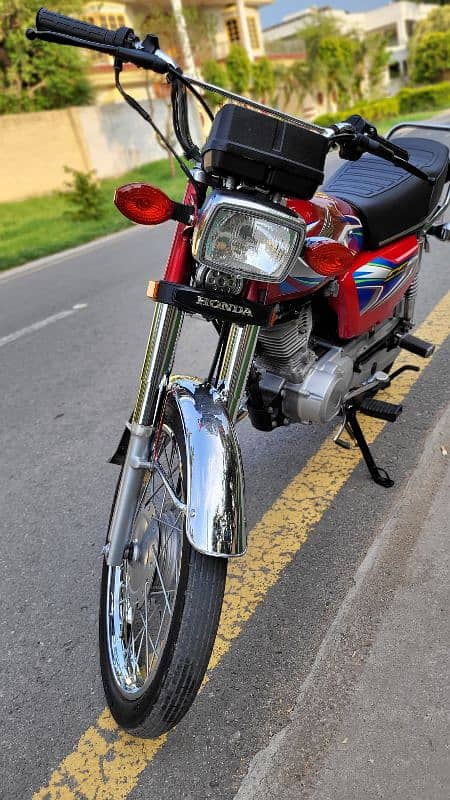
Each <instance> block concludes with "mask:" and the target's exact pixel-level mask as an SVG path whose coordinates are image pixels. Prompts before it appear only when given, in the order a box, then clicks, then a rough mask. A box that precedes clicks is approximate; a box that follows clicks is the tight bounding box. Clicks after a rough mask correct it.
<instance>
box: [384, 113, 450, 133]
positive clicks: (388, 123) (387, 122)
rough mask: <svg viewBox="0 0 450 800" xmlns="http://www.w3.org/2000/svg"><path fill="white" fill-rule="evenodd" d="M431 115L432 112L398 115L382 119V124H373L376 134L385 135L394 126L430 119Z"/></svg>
mask: <svg viewBox="0 0 450 800" xmlns="http://www.w3.org/2000/svg"><path fill="white" fill-rule="evenodd" d="M444 110H445V109H444ZM433 114H434V112H433V111H415V112H414V113H411V114H399V115H398V116H397V117H388V118H387V119H384V120H383V122H377V123H375V124H376V128H377V131H378V133H381V134H384V133H387V131H388V130H389V129H390V128H393V127H394V125H398V124H399V122H420V120H422V119H430V117H431V116H433Z"/></svg>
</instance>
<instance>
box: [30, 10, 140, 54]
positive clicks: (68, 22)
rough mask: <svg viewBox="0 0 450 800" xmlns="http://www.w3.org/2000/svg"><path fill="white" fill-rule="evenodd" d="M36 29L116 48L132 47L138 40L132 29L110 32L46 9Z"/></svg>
mask: <svg viewBox="0 0 450 800" xmlns="http://www.w3.org/2000/svg"><path fill="white" fill-rule="evenodd" d="M36 28H37V29H38V31H52V32H54V33H62V34H64V35H65V36H76V37H77V38H78V39H84V40H85V41H87V42H93V43H97V44H109V45H113V46H115V47H126V46H128V47H130V46H132V45H133V42H134V41H135V39H136V37H135V35H134V31H133V29H132V28H126V27H123V28H119V29H118V30H117V31H110V30H108V29H107V28H100V27H98V26H97V25H90V24H89V22H82V21H81V20H78V19H72V17H65V16H64V15H63V14H56V13H55V12H54V11H48V10H47V9H46V8H40V9H39V11H38V12H37V14H36Z"/></svg>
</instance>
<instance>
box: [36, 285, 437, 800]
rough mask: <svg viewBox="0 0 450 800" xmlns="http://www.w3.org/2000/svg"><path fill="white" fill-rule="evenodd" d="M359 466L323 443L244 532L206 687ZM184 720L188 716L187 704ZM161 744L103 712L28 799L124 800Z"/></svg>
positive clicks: (431, 326)
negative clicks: (244, 545) (245, 541)
mask: <svg viewBox="0 0 450 800" xmlns="http://www.w3.org/2000/svg"><path fill="white" fill-rule="evenodd" d="M449 319H450V292H448V293H447V294H446V295H445V297H444V298H443V299H442V300H441V301H440V302H439V303H438V305H437V306H436V307H435V308H434V309H433V311H432V312H431V314H430V315H429V317H427V319H426V320H425V322H424V323H423V324H422V325H421V326H420V327H419V328H418V329H417V331H416V333H417V335H418V336H421V337H422V338H424V339H427V340H430V341H432V342H434V343H435V344H436V347H437V348H438V347H439V346H440V345H441V344H442V343H443V342H444V341H445V339H446V338H447V335H448V331H449ZM402 363H403V364H404V363H416V364H417V365H418V366H419V367H422V368H423V366H424V362H423V361H422V360H421V359H419V358H415V357H413V356H411V355H410V354H406V353H405V354H402V355H401V356H400V357H399V358H398V359H397V361H396V366H397V365H399V366H400V365H401V364H402ZM425 364H426V362H425ZM419 376H420V373H417V372H405V373H404V374H403V375H401V376H400V377H399V378H398V379H397V380H396V381H395V382H394V383H393V385H392V387H391V388H390V389H389V390H388V391H387V392H386V393H385V395H384V397H385V398H386V399H387V400H389V401H391V402H393V403H400V402H401V401H402V400H403V399H404V398H405V396H406V395H407V394H408V392H409V391H410V389H411V387H412V386H413V385H414V384H415V383H416V381H417V380H418V378H419ZM386 424H387V423H384V422H379V421H377V420H374V419H369V418H367V420H364V432H365V434H366V436H367V439H368V441H369V442H373V441H374V439H376V437H377V436H378V434H379V433H380V432H381V431H382V430H383V428H384V427H385V425H386ZM359 461H360V454H359V450H356V449H355V450H349V451H346V450H340V449H339V450H338V448H337V447H336V446H335V445H334V444H333V443H332V442H330V441H326V442H325V443H324V444H323V445H322V446H321V447H320V449H319V450H318V451H317V453H315V455H314V456H312V458H310V459H309V461H308V462H307V464H306V466H305V467H304V468H303V469H302V470H301V472H299V473H298V475H296V476H295V478H294V479H293V480H292V481H291V482H290V483H289V485H288V486H287V487H286V488H285V489H284V491H283V492H282V494H281V495H280V496H279V497H278V498H277V500H276V501H275V502H274V503H273V505H272V506H271V508H269V510H268V511H267V512H266V513H265V514H264V516H263V517H262V518H261V520H260V521H259V522H258V523H257V524H256V525H255V527H254V528H253V530H252V531H251V532H250V534H249V540H250V544H249V550H248V554H247V556H246V557H245V558H244V559H243V560H237V561H232V562H231V563H230V566H229V570H228V578H227V587H226V593H225V599H224V604H223V610H222V617H221V622H220V627H219V632H218V636H217V640H216V644H215V647H214V651H213V653H212V656H211V660H210V664H209V668H208V674H207V677H206V680H208V679H209V676H210V674H211V672H212V670H214V669H215V667H216V666H217V665H218V663H219V662H220V660H221V659H222V657H223V656H224V655H225V654H226V653H227V652H228V650H229V649H230V647H231V646H232V643H233V641H234V640H235V639H236V638H237V637H238V636H239V634H240V632H241V630H242V627H243V625H244V623H245V622H246V621H247V620H248V619H249V618H250V617H251V616H252V615H253V614H254V613H255V611H256V609H257V607H258V605H259V604H260V603H261V602H262V600H263V599H264V597H265V595H266V594H267V592H268V590H269V589H270V588H271V587H272V586H273V585H274V584H275V583H276V582H277V580H278V578H279V576H280V573H281V572H282V570H283V569H284V568H285V567H286V566H287V565H288V564H289V563H290V562H291V561H292V559H293V558H294V556H295V554H296V553H297V552H298V551H299V549H300V548H301V546H302V545H303V543H304V542H305V541H306V540H307V538H308V536H309V534H310V533H311V531H312V529H313V527H314V525H316V523H317V522H319V520H320V519H321V517H322V516H323V514H324V513H325V512H326V511H327V510H328V508H329V507H330V505H331V503H332V502H333V500H334V499H335V497H336V495H337V494H338V492H339V490H340V489H341V488H342V487H343V486H344V484H345V483H346V481H347V480H348V478H349V477H350V475H351V474H352V472H353V470H354V468H355V467H356V465H357V464H358V463H359ZM379 491H380V492H381V491H383V490H382V489H381V488H380V490H379ZM191 713H192V714H195V705H194V708H193V710H192V711H191ZM166 739H167V735H165V736H161V737H160V738H159V739H156V740H154V741H149V740H146V739H136V738H134V737H132V736H129V735H128V734H126V733H124V732H123V731H121V730H119V729H118V728H117V726H116V725H115V723H114V722H113V720H112V718H111V716H110V714H109V712H108V711H107V710H106V709H105V710H104V711H103V712H102V713H101V714H100V716H99V718H98V719H97V721H96V722H95V724H94V725H92V726H91V727H89V728H88V729H87V730H86V731H85V733H84V734H83V735H82V737H81V739H80V740H79V742H78V744H77V746H76V748H75V749H74V750H73V752H72V753H70V754H69V755H68V756H67V757H66V758H64V759H63V761H62V762H61V764H60V765H59V766H58V767H57V769H56V770H55V771H54V772H53V773H52V775H51V777H50V780H49V782H48V784H47V785H46V786H45V787H43V788H42V789H40V790H39V791H37V792H36V793H35V794H34V795H33V800H124V798H126V797H127V796H128V795H129V794H130V792H131V791H132V790H133V788H134V787H135V786H136V784H137V782H138V780H139V776H140V775H141V773H142V772H143V770H144V769H145V767H146V766H147V765H148V764H149V762H150V761H151V760H152V758H153V757H154V755H155V754H156V753H157V752H158V750H160V749H161V748H162V747H163V746H164V743H165V741H166Z"/></svg>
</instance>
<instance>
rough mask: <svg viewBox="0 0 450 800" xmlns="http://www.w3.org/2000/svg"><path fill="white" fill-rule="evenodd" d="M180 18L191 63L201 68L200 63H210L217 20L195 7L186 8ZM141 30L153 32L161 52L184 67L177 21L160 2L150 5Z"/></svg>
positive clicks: (200, 8)
mask: <svg viewBox="0 0 450 800" xmlns="http://www.w3.org/2000/svg"><path fill="white" fill-rule="evenodd" d="M183 14H184V18H185V20H186V26H187V29H188V34H189V41H190V43H191V49H192V53H193V56H194V60H195V62H196V64H198V65H200V67H201V66H202V64H203V62H204V61H206V60H208V59H211V58H212V57H213V54H214V44H215V37H216V30H217V24H216V19H215V17H214V15H213V14H212V13H211V12H210V11H208V10H206V9H204V8H202V7H201V6H197V5H195V6H185V7H184V9H183ZM142 27H143V29H144V30H151V31H154V32H156V33H157V34H158V36H159V40H160V42H161V47H162V48H163V50H165V51H166V52H168V53H170V55H171V56H172V58H174V59H175V61H176V62H177V63H181V64H182V63H183V52H182V49H181V47H180V43H179V41H178V34H177V25H176V20H175V17H174V15H173V13H172V11H171V10H170V9H168V8H166V7H165V6H164V5H162V4H161V2H155V3H152V4H151V11H149V13H148V14H147V16H146V17H145V19H144V21H143V25H142Z"/></svg>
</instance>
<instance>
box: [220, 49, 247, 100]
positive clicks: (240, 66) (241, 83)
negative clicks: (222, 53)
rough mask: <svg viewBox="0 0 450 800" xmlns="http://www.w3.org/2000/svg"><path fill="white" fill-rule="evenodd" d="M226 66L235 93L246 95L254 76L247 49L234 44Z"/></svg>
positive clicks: (226, 60)
mask: <svg viewBox="0 0 450 800" xmlns="http://www.w3.org/2000/svg"><path fill="white" fill-rule="evenodd" d="M225 64H226V68H227V73H228V79H229V81H230V86H231V88H232V90H233V92H237V94H245V92H246V91H247V89H248V87H249V84H250V78H251V75H252V64H251V61H250V59H249V57H248V54H247V51H246V49H245V47H242V46H241V45H240V44H233V45H232V46H231V48H230V52H229V53H228V55H227V57H226V59H225Z"/></svg>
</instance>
